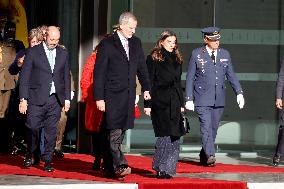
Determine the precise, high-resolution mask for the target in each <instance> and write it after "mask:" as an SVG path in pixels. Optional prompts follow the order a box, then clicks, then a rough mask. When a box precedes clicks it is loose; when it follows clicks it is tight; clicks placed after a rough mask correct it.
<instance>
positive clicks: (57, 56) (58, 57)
mask: <svg viewBox="0 0 284 189" xmlns="http://www.w3.org/2000/svg"><path fill="white" fill-rule="evenodd" d="M60 56H61V49H60V48H59V47H58V46H57V47H56V56H55V64H54V68H53V72H54V71H55V69H56V65H57V64H58V62H59V59H60Z"/></svg>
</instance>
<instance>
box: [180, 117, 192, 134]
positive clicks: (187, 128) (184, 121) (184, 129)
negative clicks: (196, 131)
mask: <svg viewBox="0 0 284 189" xmlns="http://www.w3.org/2000/svg"><path fill="white" fill-rule="evenodd" d="M180 115H181V121H180V127H181V131H182V133H183V134H184V135H185V134H186V133H189V131H190V125H189V121H188V118H187V117H186V115H185V113H184V112H182V113H181V114H180Z"/></svg>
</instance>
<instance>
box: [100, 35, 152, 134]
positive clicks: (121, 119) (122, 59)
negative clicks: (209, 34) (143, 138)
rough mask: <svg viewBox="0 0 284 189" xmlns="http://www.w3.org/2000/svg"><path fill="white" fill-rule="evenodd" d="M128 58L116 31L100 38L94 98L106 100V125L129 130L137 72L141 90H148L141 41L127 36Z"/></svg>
mask: <svg viewBox="0 0 284 189" xmlns="http://www.w3.org/2000/svg"><path fill="white" fill-rule="evenodd" d="M128 43H129V60H128V58H127V55H126V52H125V50H124V48H123V46H122V43H121V41H120V38H119V36H118V34H117V32H115V33H114V34H113V35H112V36H110V37H107V38H105V39H103V40H102V41H101V43H100V45H99V48H98V52H97V59H96V64H95V67H94V99H95V101H98V100H104V101H105V103H106V128H107V129H123V130H126V129H131V128H133V126H134V103H135V95H136V94H135V93H136V91H135V89H136V75H137V76H138V79H139V81H140V83H141V86H142V90H143V91H149V90H150V87H149V75H148V71H147V66H146V63H145V57H144V52H143V49H142V46H141V41H140V39H138V38H137V37H135V36H133V37H131V38H130V39H129V42H128Z"/></svg>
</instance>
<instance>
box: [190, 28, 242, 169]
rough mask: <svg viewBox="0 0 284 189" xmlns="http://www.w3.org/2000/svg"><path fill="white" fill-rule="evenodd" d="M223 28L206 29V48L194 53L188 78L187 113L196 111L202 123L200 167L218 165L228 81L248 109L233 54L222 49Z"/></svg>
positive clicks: (196, 50)
mask: <svg viewBox="0 0 284 189" xmlns="http://www.w3.org/2000/svg"><path fill="white" fill-rule="evenodd" d="M219 30H220V29H219V28H216V27H207V28H204V29H202V30H201V31H202V33H203V37H204V43H205V46H203V47H200V48H197V49H194V50H193V51H192V55H191V58H190V61H189V64H188V71H187V76H186V105H185V107H186V109H188V110H192V111H194V109H195V110H196V112H197V114H198V116H199V121H200V133H201V139H202V149H201V151H200V163H201V164H202V165H205V166H214V165H215V161H216V159H215V139H216V135H217V130H218V126H219V122H220V119H221V117H222V114H223V111H224V106H225V95H226V86H225V78H227V79H228V81H229V82H230V84H231V86H232V88H233V90H234V92H235V94H236V95H237V103H238V105H239V107H240V109H242V108H243V106H244V103H245V102H244V97H243V91H242V88H241V85H240V83H239V81H238V79H237V77H236V75H235V73H234V70H233V65H232V62H231V57H230V53H229V52H228V51H227V50H225V49H222V48H219V45H220V41H219V40H220V38H221V35H220V32H219Z"/></svg>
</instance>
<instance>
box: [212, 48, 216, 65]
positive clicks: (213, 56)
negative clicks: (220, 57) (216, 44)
mask: <svg viewBox="0 0 284 189" xmlns="http://www.w3.org/2000/svg"><path fill="white" fill-rule="evenodd" d="M211 58H212V61H213V62H214V64H215V63H216V62H215V55H214V51H212V54H211Z"/></svg>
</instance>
